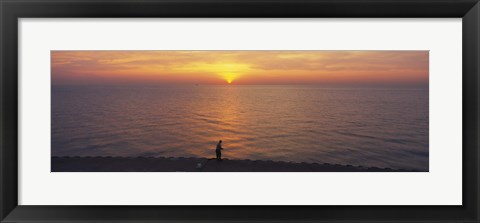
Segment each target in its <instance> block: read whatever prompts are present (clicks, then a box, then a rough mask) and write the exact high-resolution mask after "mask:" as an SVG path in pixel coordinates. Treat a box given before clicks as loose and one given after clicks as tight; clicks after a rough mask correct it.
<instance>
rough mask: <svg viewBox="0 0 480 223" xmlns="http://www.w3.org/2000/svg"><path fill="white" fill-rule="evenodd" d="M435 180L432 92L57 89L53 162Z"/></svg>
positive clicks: (270, 88)
mask: <svg viewBox="0 0 480 223" xmlns="http://www.w3.org/2000/svg"><path fill="white" fill-rule="evenodd" d="M219 139H222V140H223V141H224V144H223V147H224V148H225V150H224V152H223V156H224V157H225V158H230V159H253V160H256V159H260V160H275V161H295V162H318V163H332V164H350V165H362V166H375V167H390V168H408V169H416V170H423V171H428V157H429V152H428V151H429V148H428V89H342V88H331V89H327V88H320V87H315V86H54V87H53V88H52V155H54V156H164V157H214V156H215V152H214V149H215V145H216V142H217V141H218V140H219Z"/></svg>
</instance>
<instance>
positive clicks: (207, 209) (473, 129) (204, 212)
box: [0, 0, 480, 222]
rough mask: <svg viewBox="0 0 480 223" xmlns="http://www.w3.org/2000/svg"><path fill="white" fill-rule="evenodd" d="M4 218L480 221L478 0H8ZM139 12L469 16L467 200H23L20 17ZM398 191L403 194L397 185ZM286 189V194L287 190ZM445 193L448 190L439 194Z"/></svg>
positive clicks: (2, 95) (1, 32)
mask: <svg viewBox="0 0 480 223" xmlns="http://www.w3.org/2000/svg"><path fill="white" fill-rule="evenodd" d="M0 15H1V18H0V19H1V21H0V23H1V25H0V36H1V52H0V57H1V60H0V67H1V76H0V78H1V79H0V83H1V91H0V100H1V113H0V132H1V135H0V219H1V222H27V221H28V222H87V221H88V222H107V221H108V222H187V221H188V222H190V221H197V222H234V221H235V222H249V221H250V222H371V221H376V222H478V221H479V201H480V197H479V194H480V193H479V188H480V187H479V161H480V157H479V152H478V148H479V140H478V136H479V131H478V128H479V113H478V111H479V103H478V99H479V78H478V75H479V56H480V55H479V54H480V49H479V47H480V44H479V40H480V38H479V35H480V34H479V32H480V27H479V25H480V23H479V22H480V17H479V16H480V5H479V3H478V0H142V1H135V0H118V1H108V0H99V1H93V0H62V1H58V0H37V1H34V0H0ZM75 17H82V18H83V17H85V18H123V17H126V18H131V17H189V18H192V17H212V18H227V17H249V18H252V17H258V18H282V17H285V18H293V17H308V18H310V17H334V18H346V17H348V18H366V17H368V18H462V21H463V22H462V32H463V33H462V35H463V37H462V38H463V39H462V41H463V43H462V44H463V55H462V57H463V65H462V66H463V74H462V75H463V77H462V78H463V80H462V83H463V90H462V94H463V102H462V103H463V105H462V106H463V107H462V108H463V148H462V149H463V156H462V157H463V172H462V173H463V177H462V178H463V182H462V184H463V186H462V187H463V196H462V198H463V205H461V206H348V205H347V206H25V205H18V198H17V194H18V155H17V151H18V142H17V139H18V121H17V120H18V75H17V71H18V65H17V64H18V22H17V21H18V19H19V18H75ZM392 193H395V192H394V191H392ZM279 196H281V195H279ZM439 196H442V195H441V194H439Z"/></svg>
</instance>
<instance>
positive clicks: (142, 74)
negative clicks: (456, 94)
mask: <svg viewBox="0 0 480 223" xmlns="http://www.w3.org/2000/svg"><path fill="white" fill-rule="evenodd" d="M428 57H429V55H428V51H51V65H52V67H51V68H52V83H53V84H54V85H62V84H236V85H237V84H326V85H329V84H332V85H342V84H347V85H348V84H353V85H420V86H428V67H429V59H428Z"/></svg>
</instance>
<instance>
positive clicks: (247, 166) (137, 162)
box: [51, 157, 412, 172]
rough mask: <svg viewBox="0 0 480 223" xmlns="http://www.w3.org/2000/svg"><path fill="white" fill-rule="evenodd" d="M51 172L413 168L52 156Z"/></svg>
mask: <svg viewBox="0 0 480 223" xmlns="http://www.w3.org/2000/svg"><path fill="white" fill-rule="evenodd" d="M51 162H52V167H51V171H52V172H412V171H411V170H394V169H389V168H386V169H383V168H376V167H361V166H350V165H346V166H345V165H338V164H335V165H334V164H327V163H324V164H317V163H292V162H275V161H261V160H229V159H223V160H221V161H218V160H215V159H207V158H183V157H168V158H166V157H52V161H51Z"/></svg>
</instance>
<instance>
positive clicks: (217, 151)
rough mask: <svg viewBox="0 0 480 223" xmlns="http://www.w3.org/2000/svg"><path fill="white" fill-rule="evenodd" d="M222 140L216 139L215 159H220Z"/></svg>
mask: <svg viewBox="0 0 480 223" xmlns="http://www.w3.org/2000/svg"><path fill="white" fill-rule="evenodd" d="M222 150H223V148H222V140H220V141H218V143H217V148H216V149H215V153H216V154H217V160H222Z"/></svg>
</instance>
